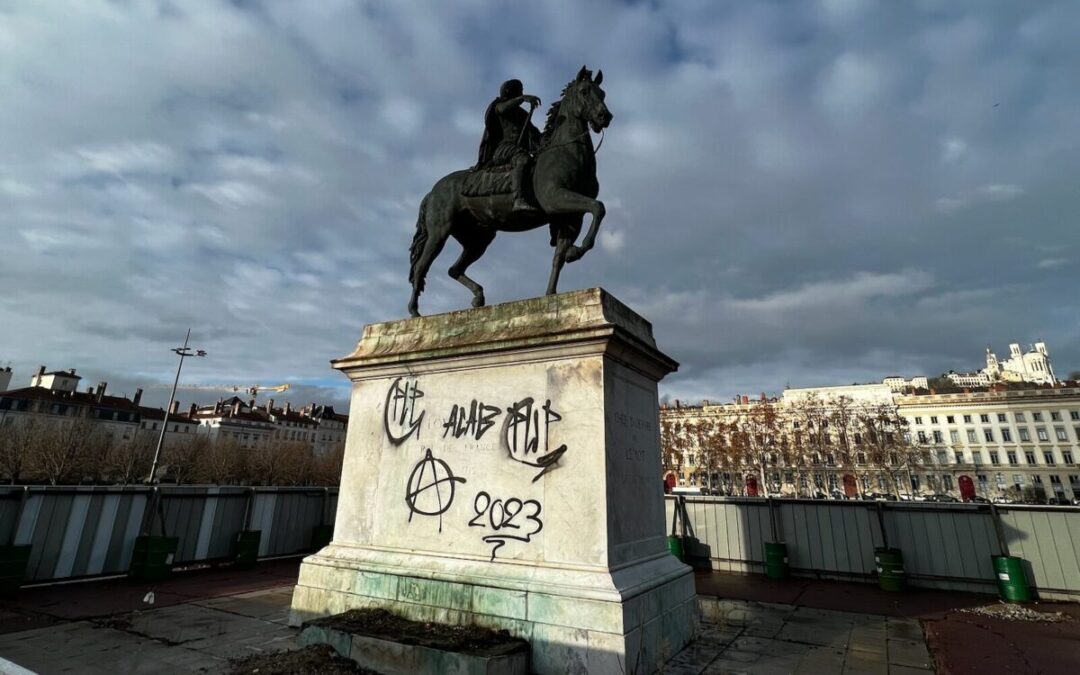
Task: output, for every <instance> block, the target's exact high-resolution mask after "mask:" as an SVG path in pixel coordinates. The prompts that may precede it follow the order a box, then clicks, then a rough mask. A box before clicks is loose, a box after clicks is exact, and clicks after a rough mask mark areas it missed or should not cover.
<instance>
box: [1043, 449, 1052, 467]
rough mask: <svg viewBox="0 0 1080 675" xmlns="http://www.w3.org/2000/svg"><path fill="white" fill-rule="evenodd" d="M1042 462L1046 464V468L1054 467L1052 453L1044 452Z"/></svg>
mask: <svg viewBox="0 0 1080 675" xmlns="http://www.w3.org/2000/svg"><path fill="white" fill-rule="evenodd" d="M1043 461H1044V462H1046V466H1054V453H1052V452H1049V451H1047V452H1044V453H1043Z"/></svg>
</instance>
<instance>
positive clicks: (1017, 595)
mask: <svg viewBox="0 0 1080 675" xmlns="http://www.w3.org/2000/svg"><path fill="white" fill-rule="evenodd" d="M991 558H992V559H993V561H994V574H996V575H997V583H998V593H1000V594H1001V599H1002V600H1005V601H1007V602H1031V601H1032V599H1033V598H1032V594H1031V586H1030V585H1028V580H1027V574H1026V573H1025V572H1024V559H1023V558H1017V557H1015V556H1011V555H995V556H991Z"/></svg>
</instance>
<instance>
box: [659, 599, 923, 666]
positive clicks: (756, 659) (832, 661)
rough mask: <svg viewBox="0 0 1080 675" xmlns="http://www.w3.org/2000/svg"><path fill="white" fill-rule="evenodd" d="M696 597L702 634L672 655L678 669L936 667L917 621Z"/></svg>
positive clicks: (672, 663) (671, 663)
mask: <svg viewBox="0 0 1080 675" xmlns="http://www.w3.org/2000/svg"><path fill="white" fill-rule="evenodd" d="M699 600H700V604H701V610H702V619H703V622H702V625H701V631H700V635H699V637H698V638H697V640H695V641H694V642H693V643H691V645H690V646H689V647H687V649H685V650H683V652H680V653H679V654H677V655H676V656H675V658H674V659H673V660H672V661H671V662H670V663H669V666H671V667H672V668H671V672H674V673H678V675H719V674H724V675H734V674H737V673H747V674H755V675H781V674H792V673H794V674H796V675H801V674H802V673H813V674H815V675H822V674H827V673H838V674H850V675H897V674H902V675H927V674H928V673H931V672H933V670H932V666H931V661H930V658H929V653H928V651H927V649H926V642H925V640H924V639H923V637H922V631H921V628H920V627H919V623H918V622H917V621H910V620H900V619H897V620H894V619H886V617H884V616H877V615H873V614H860V613H855V612H839V611H832V610H823V609H811V608H806V607H792V606H784V605H774V604H767V603H756V602H746V601H741V600H721V599H717V598H705V597H702V598H699ZM712 654H715V656H714V657H712V658H711V659H710V658H709V657H710V655H712ZM666 672H668V671H666V670H665V673H666Z"/></svg>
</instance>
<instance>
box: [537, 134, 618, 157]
mask: <svg viewBox="0 0 1080 675" xmlns="http://www.w3.org/2000/svg"><path fill="white" fill-rule="evenodd" d="M588 135H589V128H588V127H586V128H585V131H583V132H581V133H580V134H578V135H577V136H574V137H573V138H571V139H570V140H568V141H563V142H562V143H559V144H558V145H545V146H544V147H542V148H540V149H539V150H537V151H536V156H537V157H539V156H540V155H542V154H544V153H545V152H547V151H548V150H554V149H555V148H563V147H566V146H567V145H573V144H575V143H577V142H578V141H580V140H581V139H583V138H585V137H586V136H588ZM603 144H604V130H603V129H601V130H600V142H599V143H597V144H596V147H595V148H593V154H594V155H595V154H597V153H599V152H600V146H601V145H603Z"/></svg>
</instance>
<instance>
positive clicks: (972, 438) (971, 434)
mask: <svg viewBox="0 0 1080 675" xmlns="http://www.w3.org/2000/svg"><path fill="white" fill-rule="evenodd" d="M967 437H968V443H978V442H979V437H978V436H976V435H975V430H974V429H968V430H967Z"/></svg>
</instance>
